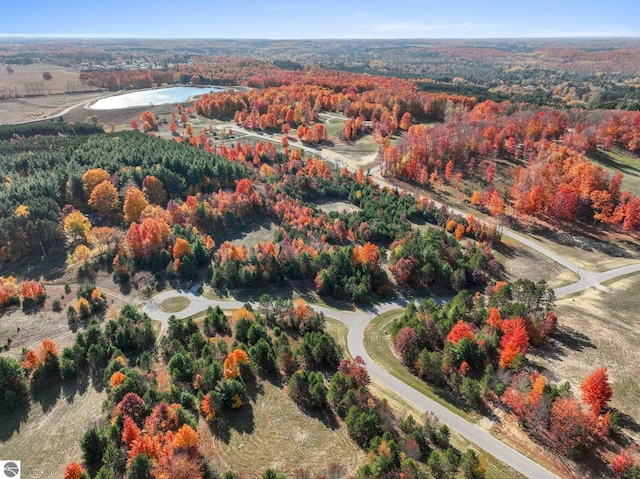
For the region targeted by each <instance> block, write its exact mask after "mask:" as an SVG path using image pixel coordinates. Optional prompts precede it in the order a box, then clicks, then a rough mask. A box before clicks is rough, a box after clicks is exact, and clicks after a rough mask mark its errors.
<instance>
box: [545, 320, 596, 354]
mask: <svg viewBox="0 0 640 479" xmlns="http://www.w3.org/2000/svg"><path fill="white" fill-rule="evenodd" d="M553 339H554V340H555V341H557V342H558V343H559V344H560V345H561V346H563V347H565V348H567V349H570V350H572V351H577V352H581V351H584V350H585V349H587V348H588V349H598V348H597V347H596V345H595V344H593V342H592V341H591V339H589V337H588V336H587V335H586V334H584V333H581V332H580V331H577V330H575V329H573V328H570V327H567V326H560V327H559V328H558V329H557V330H556V332H555V333H554V334H553Z"/></svg>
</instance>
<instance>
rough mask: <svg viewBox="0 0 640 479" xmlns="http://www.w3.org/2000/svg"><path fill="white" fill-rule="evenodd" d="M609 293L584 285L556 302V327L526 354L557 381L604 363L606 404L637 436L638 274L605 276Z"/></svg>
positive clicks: (577, 378) (575, 380)
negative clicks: (609, 278) (608, 393)
mask: <svg viewBox="0 0 640 479" xmlns="http://www.w3.org/2000/svg"><path fill="white" fill-rule="evenodd" d="M607 287H608V288H610V289H611V290H613V293H605V292H603V291H599V290H596V289H593V288H591V289H588V290H586V291H584V292H582V293H579V294H576V295H573V296H569V297H566V298H562V299H560V300H558V301H557V302H556V304H557V306H556V312H557V313H558V318H559V330H558V332H557V333H556V334H555V335H554V336H553V337H552V338H551V339H550V341H549V342H548V344H547V345H546V346H545V347H543V348H539V349H533V350H531V353H530V354H528V357H529V359H530V360H531V361H532V362H534V363H535V364H537V365H538V366H539V367H541V368H543V369H544V370H546V371H545V372H546V374H547V375H548V376H549V377H550V378H551V379H552V380H553V381H557V382H564V381H570V382H571V385H572V387H573V390H574V392H575V393H576V394H577V395H578V396H579V394H580V391H579V387H580V383H581V382H582V381H583V380H584V378H585V377H586V376H587V375H589V374H590V373H591V372H592V371H593V369H594V368H596V367H607V368H608V370H609V377H610V381H611V386H612V388H613V392H614V394H613V399H612V401H611V406H612V407H614V408H616V409H618V410H619V411H620V412H622V413H623V415H624V416H625V417H627V418H628V420H627V421H626V422H627V426H629V427H628V428H627V433H628V434H629V435H630V436H631V437H633V438H634V439H635V440H636V441H638V440H640V426H638V423H639V422H640V402H639V401H638V396H639V395H640V380H639V379H638V372H637V370H636V368H637V367H638V364H640V348H638V344H640V318H638V314H637V312H638V311H640V297H639V296H638V294H637V292H638V290H639V288H640V276H638V275H634V276H630V277H626V278H623V279H618V280H615V281H611V282H609V283H608V284H607Z"/></svg>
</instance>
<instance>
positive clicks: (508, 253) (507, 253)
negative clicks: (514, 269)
mask: <svg viewBox="0 0 640 479" xmlns="http://www.w3.org/2000/svg"><path fill="white" fill-rule="evenodd" d="M493 249H494V250H495V251H497V252H498V253H500V254H501V255H502V256H504V257H505V258H515V257H516V248H514V247H513V246H509V245H508V244H505V243H503V242H502V241H500V242H499V243H497V244H494V245H493Z"/></svg>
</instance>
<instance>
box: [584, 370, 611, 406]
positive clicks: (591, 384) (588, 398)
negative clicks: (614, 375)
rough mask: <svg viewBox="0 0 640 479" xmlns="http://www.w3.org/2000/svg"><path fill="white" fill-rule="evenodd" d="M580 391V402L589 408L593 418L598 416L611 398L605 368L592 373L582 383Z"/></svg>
mask: <svg viewBox="0 0 640 479" xmlns="http://www.w3.org/2000/svg"><path fill="white" fill-rule="evenodd" d="M580 390H581V391H582V401H583V402H584V403H585V404H587V405H589V406H590V407H591V411H592V412H593V414H594V416H598V415H599V414H600V412H601V411H602V408H603V407H605V406H606V405H607V403H608V402H609V401H610V400H611V397H612V396H613V390H612V389H611V385H610V384H609V374H608V373H607V368H598V369H596V370H595V371H593V372H592V373H591V374H590V375H589V376H587V377H586V378H585V380H584V381H582V384H581V385H580Z"/></svg>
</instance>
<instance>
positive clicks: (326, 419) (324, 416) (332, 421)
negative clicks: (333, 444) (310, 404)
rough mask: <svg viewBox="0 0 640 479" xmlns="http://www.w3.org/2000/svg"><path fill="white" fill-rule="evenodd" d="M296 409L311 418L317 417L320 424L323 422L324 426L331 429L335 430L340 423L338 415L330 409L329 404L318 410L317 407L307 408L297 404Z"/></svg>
mask: <svg viewBox="0 0 640 479" xmlns="http://www.w3.org/2000/svg"><path fill="white" fill-rule="evenodd" d="M298 409H299V410H300V411H302V412H303V413H304V414H306V415H307V416H309V417H311V418H313V419H317V420H318V421H320V422H321V423H322V424H324V426H325V427H327V428H329V429H331V430H332V431H335V430H337V429H339V428H340V423H339V422H338V416H336V413H335V412H333V409H331V408H330V407H329V406H327V407H325V408H324V409H320V410H318V409H308V408H305V407H303V406H301V405H299V404H298Z"/></svg>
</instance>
